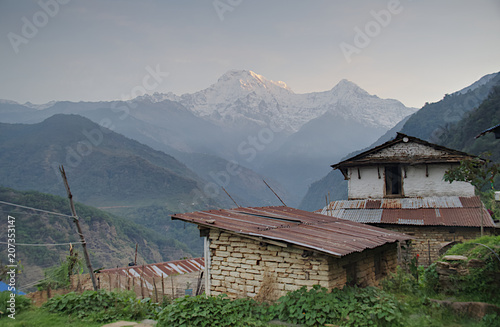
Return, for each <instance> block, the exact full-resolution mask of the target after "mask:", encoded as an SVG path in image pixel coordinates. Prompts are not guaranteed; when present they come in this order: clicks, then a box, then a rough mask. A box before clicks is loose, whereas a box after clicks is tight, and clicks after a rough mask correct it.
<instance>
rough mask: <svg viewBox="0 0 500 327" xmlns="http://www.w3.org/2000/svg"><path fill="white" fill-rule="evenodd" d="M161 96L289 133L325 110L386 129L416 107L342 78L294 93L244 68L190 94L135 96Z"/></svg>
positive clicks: (214, 115)
mask: <svg viewBox="0 0 500 327" xmlns="http://www.w3.org/2000/svg"><path fill="white" fill-rule="evenodd" d="M166 99H168V100H171V101H176V102H179V103H181V104H182V105H183V106H185V107H186V108H188V109H189V110H191V111H192V112H193V113H194V114H195V115H197V116H199V117H202V118H205V119H208V120H210V121H212V122H214V123H216V124H217V125H226V124H231V123H235V122H238V121H242V120H248V121H251V122H254V123H257V124H259V125H261V126H265V125H267V124H268V123H269V122H270V121H272V120H273V121H274V122H276V123H279V124H280V126H281V127H284V129H285V130H286V131H288V132H291V133H293V132H297V131H298V130H299V129H300V128H301V127H302V126H303V125H304V124H306V123H307V122H309V121H311V120H313V119H315V118H318V117H320V116H322V115H324V114H325V113H327V112H332V113H334V114H335V115H337V116H339V117H342V118H344V119H346V120H349V121H354V122H358V123H361V124H363V125H366V126H371V127H381V128H384V129H390V128H392V127H394V126H395V125H396V124H397V123H398V122H399V121H401V120H402V119H403V118H405V117H406V116H408V115H410V114H412V113H414V112H415V111H416V110H417V109H416V108H408V107H405V106H404V105H403V104H402V103H401V102H399V101H397V100H393V99H380V98H379V97H377V96H375V95H370V94H369V93H368V92H366V91H365V90H363V89H361V88H360V87H359V86H357V85H356V84H354V83H352V82H350V81H348V80H346V79H343V80H341V81H340V82H339V83H338V84H337V85H336V86H335V87H334V88H332V89H331V90H329V91H324V92H314V93H305V94H295V93H294V92H293V91H292V90H291V89H290V88H289V87H288V86H287V85H286V83H284V82H282V81H278V82H275V81H271V80H268V79H266V78H265V77H263V76H262V75H259V74H256V73H254V72H252V71H247V70H231V71H229V72H227V73H226V74H224V75H222V76H221V77H220V78H219V80H218V81H217V83H215V84H213V85H211V86H210V87H208V88H207V89H205V90H202V91H199V92H196V93H193V94H183V95H181V96H177V95H175V94H173V93H167V94H162V93H154V94H153V95H145V96H142V97H139V98H137V99H136V100H149V101H152V102H161V101H164V100H166Z"/></svg>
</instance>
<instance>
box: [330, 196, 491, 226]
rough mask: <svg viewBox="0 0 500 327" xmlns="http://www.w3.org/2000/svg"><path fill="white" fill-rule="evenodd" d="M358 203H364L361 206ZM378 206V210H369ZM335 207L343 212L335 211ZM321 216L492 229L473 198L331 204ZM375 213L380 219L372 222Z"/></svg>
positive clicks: (477, 202) (430, 198)
mask: <svg viewBox="0 0 500 327" xmlns="http://www.w3.org/2000/svg"><path fill="white" fill-rule="evenodd" d="M360 201H364V205H363V204H362V203H361V202H360ZM336 202H340V204H338V203H336ZM349 202H352V203H349ZM378 203H380V208H381V209H369V208H374V207H376V204H378ZM338 207H342V208H345V209H342V210H338V209H336V208H338ZM377 210H381V211H382V212H381V213H380V211H377ZM322 214H324V215H327V216H333V217H338V218H342V219H347V220H350V221H356V222H362V223H381V224H401V225H427V226H463V227H480V226H481V224H482V225H483V226H484V227H495V224H494V222H493V219H492V218H491V216H490V214H489V213H488V212H487V210H486V209H485V208H484V206H482V204H481V201H480V200H479V197H477V196H472V197H458V196H445V197H423V198H401V199H366V200H352V201H348V200H343V201H334V202H332V203H330V204H329V205H328V206H327V207H325V208H323V210H322ZM379 214H380V215H381V218H380V220H379V221H375V220H376V218H375V217H378V215H379ZM370 219H372V220H373V221H370ZM481 221H482V222H481Z"/></svg>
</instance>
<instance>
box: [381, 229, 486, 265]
mask: <svg viewBox="0 0 500 327" xmlns="http://www.w3.org/2000/svg"><path fill="white" fill-rule="evenodd" d="M376 226H377V227H381V228H385V229H389V230H392V231H395V232H399V233H405V234H406V235H409V236H410V237H412V238H413V240H412V242H411V244H412V245H411V250H410V256H412V257H413V256H416V255H417V254H418V255H419V265H423V266H428V265H429V262H431V263H432V262H434V261H436V260H438V259H439V257H440V256H441V255H442V254H443V253H440V250H441V249H442V248H443V247H445V246H446V245H448V244H450V243H452V242H457V243H459V242H464V241H467V240H472V239H475V238H478V237H480V236H481V230H480V228H479V227H448V226H408V225H404V226H403V225H386V224H384V225H376ZM493 234H494V230H493V229H492V228H485V229H484V235H493ZM429 253H430V256H429ZM429 259H430V260H429Z"/></svg>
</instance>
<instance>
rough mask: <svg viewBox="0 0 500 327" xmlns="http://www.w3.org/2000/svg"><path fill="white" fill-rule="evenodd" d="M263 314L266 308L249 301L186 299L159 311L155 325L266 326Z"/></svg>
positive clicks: (187, 297)
mask: <svg viewBox="0 0 500 327" xmlns="http://www.w3.org/2000/svg"><path fill="white" fill-rule="evenodd" d="M265 312H266V308H265V306H262V305H259V304H258V303H257V302H255V301H254V300H253V299H249V298H246V299H238V300H233V301H231V300H230V299H229V298H228V297H227V296H226V295H219V296H216V297H205V296H203V295H199V296H191V297H190V296H186V297H183V298H179V299H175V300H174V302H173V303H172V304H170V305H168V306H166V307H165V308H164V309H163V310H162V311H161V312H160V314H159V320H158V324H157V326H158V327H167V326H266V324H265V323H264V322H263V320H266V319H265ZM262 318H264V319H262Z"/></svg>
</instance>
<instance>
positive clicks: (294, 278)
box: [210, 229, 397, 301]
mask: <svg viewBox="0 0 500 327" xmlns="http://www.w3.org/2000/svg"><path fill="white" fill-rule="evenodd" d="M210 252H211V271H210V272H211V287H210V289H211V294H212V295H219V294H222V293H225V294H227V295H228V296H229V297H230V298H240V297H246V296H249V297H256V298H257V299H260V300H268V301H273V300H276V299H278V298H279V297H280V296H283V295H286V293H287V292H288V291H293V290H296V289H299V288H300V287H302V286H307V287H308V288H311V287H312V286H313V285H320V286H323V287H326V288H328V289H332V288H335V287H343V286H344V285H345V284H346V283H348V282H352V283H356V284H358V285H363V286H368V285H377V284H378V282H379V281H380V279H381V278H383V277H384V276H385V275H387V273H388V272H389V271H394V270H395V268H396V265H397V244H396V243H393V244H387V245H384V246H381V247H378V248H376V249H372V250H365V251H363V252H361V253H353V254H350V255H347V256H344V257H342V258H334V257H332V256H329V255H326V254H322V253H319V252H314V251H308V250H304V249H301V248H298V247H294V246H290V245H289V246H287V247H281V246H277V245H270V244H266V243H262V242H259V241H257V240H254V239H250V238H246V237H242V236H239V235H235V234H231V233H227V232H224V231H220V230H216V229H211V230H210Z"/></svg>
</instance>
